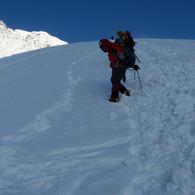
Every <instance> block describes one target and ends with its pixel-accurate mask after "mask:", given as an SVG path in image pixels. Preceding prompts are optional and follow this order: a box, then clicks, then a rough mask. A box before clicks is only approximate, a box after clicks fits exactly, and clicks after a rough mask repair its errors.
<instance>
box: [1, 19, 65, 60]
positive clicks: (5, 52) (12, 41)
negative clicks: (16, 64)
mask: <svg viewBox="0 0 195 195" xmlns="http://www.w3.org/2000/svg"><path fill="white" fill-rule="evenodd" d="M0 43H1V44H0V58H2V57H6V56H11V55H13V54H18V53H22V52H27V51H32V50H36V49H41V48H47V47H52V46H57V45H65V44H67V42H65V41H62V40H60V39H58V38H57V37H54V36H51V35H49V34H48V33H47V32H43V31H33V32H28V31H24V30H18V29H16V30H13V29H11V28H8V27H7V25H6V24H5V23H4V22H3V21H0Z"/></svg>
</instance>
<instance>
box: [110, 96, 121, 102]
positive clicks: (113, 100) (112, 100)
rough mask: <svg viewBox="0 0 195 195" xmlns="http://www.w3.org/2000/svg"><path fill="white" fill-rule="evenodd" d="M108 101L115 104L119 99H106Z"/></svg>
mask: <svg viewBox="0 0 195 195" xmlns="http://www.w3.org/2000/svg"><path fill="white" fill-rule="evenodd" d="M108 101H110V102H115V103H116V102H119V98H112V97H111V98H109V99H108Z"/></svg>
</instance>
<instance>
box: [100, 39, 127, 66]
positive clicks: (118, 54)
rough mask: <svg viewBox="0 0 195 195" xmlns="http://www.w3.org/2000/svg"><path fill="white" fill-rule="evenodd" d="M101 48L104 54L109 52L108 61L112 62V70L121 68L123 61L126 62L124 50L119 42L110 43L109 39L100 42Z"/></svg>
mask: <svg viewBox="0 0 195 195" xmlns="http://www.w3.org/2000/svg"><path fill="white" fill-rule="evenodd" d="M99 43H100V48H101V49H102V50H103V51H104V52H108V59H109V60H110V67H111V68H118V67H120V66H121V64H122V61H123V60H125V56H124V52H125V51H124V49H123V48H122V47H121V46H120V44H119V43H117V42H114V43H112V42H110V41H109V40H107V39H102V40H100V42H99Z"/></svg>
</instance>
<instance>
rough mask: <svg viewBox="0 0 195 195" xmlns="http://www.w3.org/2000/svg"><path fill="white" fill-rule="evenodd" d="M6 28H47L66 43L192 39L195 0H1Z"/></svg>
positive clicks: (0, 17)
mask: <svg viewBox="0 0 195 195" xmlns="http://www.w3.org/2000/svg"><path fill="white" fill-rule="evenodd" d="M0 6H1V11H0V20H3V21H4V22H5V23H6V24H7V26H8V27H9V28H13V29H21V30H27V31H38V30H41V31H46V32H48V33H49V34H51V35H53V36H56V37H58V38H60V39H62V40H65V41H67V42H69V43H74V42H83V41H97V40H99V39H101V38H110V37H111V36H112V35H113V36H115V37H116V31H118V30H129V31H131V33H132V35H133V37H134V38H171V39H172V38H174V39H195V22H194V19H195V0H123V1H120V0H117V1H116V0H55V1H49V0H47V1H46V0H33V1H32V0H27V1H24V0H16V1H13V0H6V1H5V0H4V1H3V2H2V3H1V5H0Z"/></svg>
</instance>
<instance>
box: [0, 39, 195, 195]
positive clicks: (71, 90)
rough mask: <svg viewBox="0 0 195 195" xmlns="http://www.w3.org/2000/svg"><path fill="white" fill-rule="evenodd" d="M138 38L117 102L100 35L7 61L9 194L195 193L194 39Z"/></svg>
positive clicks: (0, 162)
mask: <svg viewBox="0 0 195 195" xmlns="http://www.w3.org/2000/svg"><path fill="white" fill-rule="evenodd" d="M136 41H137V42H138V43H137V45H136V51H137V55H138V57H139V59H140V61H141V63H140V64H139V66H140V68H141V70H140V71H139V74H140V78H141V82H142V86H143V89H142V90H141V89H140V85H139V81H138V78H137V75H135V76H136V78H134V71H127V73H126V77H127V82H126V83H125V86H126V87H127V88H128V89H130V90H131V92H132V95H131V96H130V97H126V96H124V95H121V96H120V102H119V103H110V102H108V98H109V96H110V92H111V83H110V75H111V69H110V67H109V61H108V59H107V54H105V53H104V52H102V51H101V50H100V49H99V47H98V42H97V41H95V42H86V43H75V44H68V45H63V46H57V47H51V48H45V49H40V50H36V51H31V52H26V53H22V54H18V55H13V56H10V57H7V58H2V59H0V90H1V93H0V108H1V112H0V173H1V175H0V194H1V195H92V194H93V195H194V194H195V66H194V62H195V40H161V39H138V40H136Z"/></svg>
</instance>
